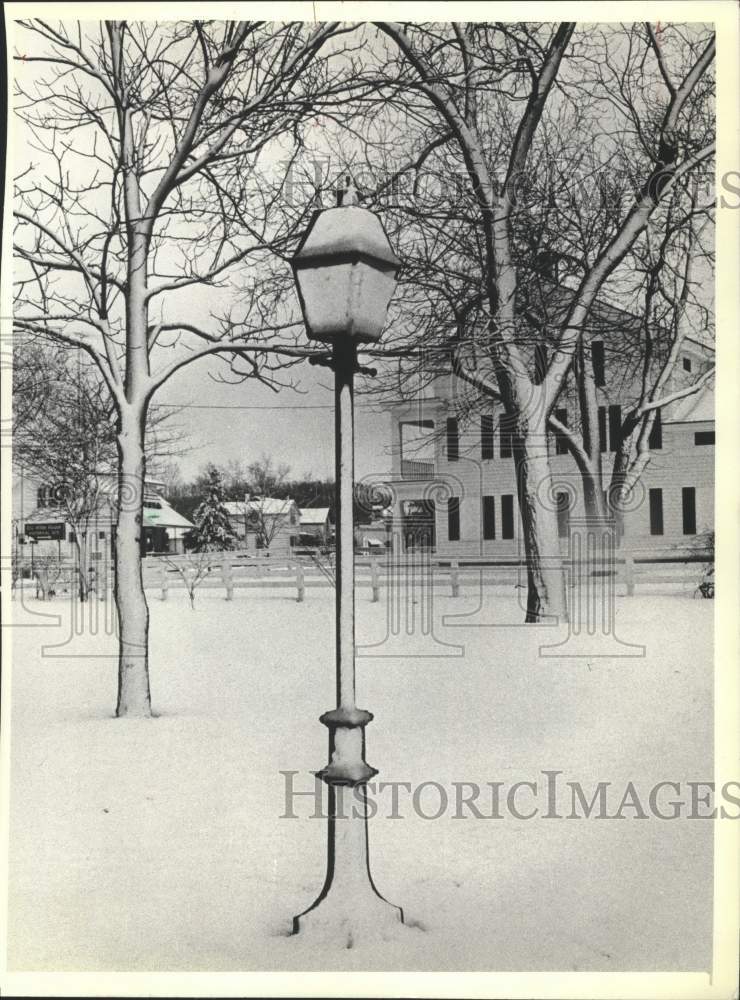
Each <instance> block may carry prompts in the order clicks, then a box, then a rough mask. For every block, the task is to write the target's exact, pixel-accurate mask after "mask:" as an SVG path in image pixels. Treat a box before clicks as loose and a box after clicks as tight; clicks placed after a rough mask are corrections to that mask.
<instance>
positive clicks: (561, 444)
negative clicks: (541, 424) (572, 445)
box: [555, 409, 568, 455]
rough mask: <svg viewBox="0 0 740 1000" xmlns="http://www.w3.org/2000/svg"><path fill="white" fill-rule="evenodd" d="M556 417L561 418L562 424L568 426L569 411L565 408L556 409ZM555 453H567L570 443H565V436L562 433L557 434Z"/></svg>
mask: <svg viewBox="0 0 740 1000" xmlns="http://www.w3.org/2000/svg"><path fill="white" fill-rule="evenodd" d="M555 419H556V420H559V421H560V423H561V424H565V426H566V427H567V426H568V411H567V410H565V409H562V410H555ZM555 454H556V455H567V454H568V445H567V444H566V443H565V437H564V436H563V435H562V434H559V433H558V434H556V435H555Z"/></svg>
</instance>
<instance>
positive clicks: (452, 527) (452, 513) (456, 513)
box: [447, 497, 460, 542]
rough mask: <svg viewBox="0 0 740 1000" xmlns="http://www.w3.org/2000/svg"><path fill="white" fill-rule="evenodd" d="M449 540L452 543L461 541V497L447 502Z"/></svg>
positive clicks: (451, 498) (452, 498)
mask: <svg viewBox="0 0 740 1000" xmlns="http://www.w3.org/2000/svg"><path fill="white" fill-rule="evenodd" d="M447 538H448V540H449V541H451V542H459V541H460V497H450V499H449V500H448V501H447Z"/></svg>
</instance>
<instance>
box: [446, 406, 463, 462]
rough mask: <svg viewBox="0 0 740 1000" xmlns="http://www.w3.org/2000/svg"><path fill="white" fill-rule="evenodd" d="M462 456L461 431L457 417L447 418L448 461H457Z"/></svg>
mask: <svg viewBox="0 0 740 1000" xmlns="http://www.w3.org/2000/svg"><path fill="white" fill-rule="evenodd" d="M459 458H460V431H459V429H458V426H457V417H448V418H447V461H448V462H457V460H458V459H459Z"/></svg>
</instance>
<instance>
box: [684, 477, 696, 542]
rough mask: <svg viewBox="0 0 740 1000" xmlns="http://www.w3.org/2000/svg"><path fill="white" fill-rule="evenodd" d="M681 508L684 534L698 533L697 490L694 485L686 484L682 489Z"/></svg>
mask: <svg viewBox="0 0 740 1000" xmlns="http://www.w3.org/2000/svg"><path fill="white" fill-rule="evenodd" d="M681 510H682V513H683V533H684V535H695V534H696V490H695V489H694V487H693V486H684V488H683V489H682V490H681Z"/></svg>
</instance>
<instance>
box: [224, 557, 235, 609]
mask: <svg viewBox="0 0 740 1000" xmlns="http://www.w3.org/2000/svg"><path fill="white" fill-rule="evenodd" d="M221 579H222V580H223V582H224V586H225V587H226V600H227V601H232V600H233V599H234V574H233V573H232V565H231V559H224V561H223V562H222V563H221Z"/></svg>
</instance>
